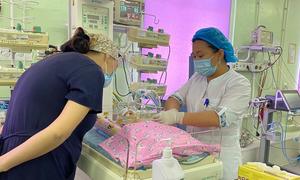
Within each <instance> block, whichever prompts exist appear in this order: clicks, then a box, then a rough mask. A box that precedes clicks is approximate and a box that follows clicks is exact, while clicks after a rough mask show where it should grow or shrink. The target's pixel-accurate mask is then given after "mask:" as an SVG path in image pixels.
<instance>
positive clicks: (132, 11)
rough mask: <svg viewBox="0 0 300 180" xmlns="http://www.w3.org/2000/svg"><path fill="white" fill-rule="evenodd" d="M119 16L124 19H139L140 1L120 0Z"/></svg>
mask: <svg viewBox="0 0 300 180" xmlns="http://www.w3.org/2000/svg"><path fill="white" fill-rule="evenodd" d="M120 17H121V18H125V19H133V20H141V17H142V16H141V2H138V1H121V2H120Z"/></svg>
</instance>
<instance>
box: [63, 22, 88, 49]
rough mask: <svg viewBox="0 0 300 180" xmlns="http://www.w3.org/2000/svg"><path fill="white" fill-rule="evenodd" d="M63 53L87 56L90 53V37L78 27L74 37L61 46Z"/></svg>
mask: <svg viewBox="0 0 300 180" xmlns="http://www.w3.org/2000/svg"><path fill="white" fill-rule="evenodd" d="M60 49H61V51H63V52H79V53H82V54H85V53H87V52H89V51H90V37H89V36H88V35H87V34H85V32H84V30H83V29H82V28H81V27H78V28H77V29H76V31H75V33H74V35H73V37H72V38H71V39H70V40H69V41H67V42H65V43H64V44H63V45H62V46H61V48H60Z"/></svg>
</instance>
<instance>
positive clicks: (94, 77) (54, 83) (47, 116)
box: [0, 52, 104, 180]
mask: <svg viewBox="0 0 300 180" xmlns="http://www.w3.org/2000/svg"><path fill="white" fill-rule="evenodd" d="M103 84H104V75H103V73H102V71H101V69H100V67H99V66H98V65H97V64H96V63H95V62H93V61H92V60H90V59H89V58H88V57H86V56H84V55H82V54H80V53H75V52H67V53H60V54H56V55H52V56H50V57H48V58H46V59H44V60H42V61H40V62H38V63H36V64H34V65H32V66H31V67H30V68H29V69H28V70H27V71H26V72H25V73H24V74H23V75H22V76H21V77H20V79H19V80H18V82H17V84H16V86H15V89H14V91H13V94H12V97H11V100H10V104H9V109H8V112H7V117H6V121H5V124H4V129H3V133H2V135H1V139H2V140H1V141H2V143H1V142H0V143H1V144H2V148H1V144H0V154H1V155H3V154H5V153H6V152H8V151H10V150H12V149H13V148H15V147H17V146H18V145H20V144H21V143H23V142H24V141H26V140H27V139H28V138H30V137H31V136H32V135H34V134H35V133H37V132H38V131H40V130H42V129H44V128H46V127H47V126H48V125H50V124H51V123H52V122H53V121H54V120H55V119H56V118H57V117H58V116H59V114H60V113H61V111H62V110H63V108H64V106H65V104H66V102H67V101H68V100H72V101H75V102H77V103H79V104H81V105H84V106H86V107H89V108H90V109H91V111H90V112H89V113H88V115H87V116H86V117H85V118H84V119H83V120H82V122H81V123H80V124H79V125H78V127H77V128H76V129H75V130H74V132H73V133H72V134H71V136H70V137H69V138H68V139H67V140H66V141H65V142H64V143H63V144H61V145H60V146H59V147H57V148H56V149H54V150H53V151H51V152H49V153H47V154H45V155H43V156H41V157H38V158H36V159H33V160H31V161H28V162H25V163H23V164H21V165H19V166H16V167H14V168H12V169H10V170H9V171H8V172H5V173H0V180H8V179H9V180H17V179H22V180H47V179H49V180H50V179H51V180H59V179H74V176H75V170H76V163H77V161H78V159H79V156H80V152H81V147H82V144H81V143H82V139H83V136H84V134H85V133H86V132H87V131H89V130H90V129H91V128H92V127H93V125H94V123H95V121H96V113H99V112H101V111H102V95H103Z"/></svg>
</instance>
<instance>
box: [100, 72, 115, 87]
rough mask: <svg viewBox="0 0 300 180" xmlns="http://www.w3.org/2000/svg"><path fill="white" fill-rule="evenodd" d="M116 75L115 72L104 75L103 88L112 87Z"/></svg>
mask: <svg viewBox="0 0 300 180" xmlns="http://www.w3.org/2000/svg"><path fill="white" fill-rule="evenodd" d="M114 74H115V72H113V73H111V74H107V73H104V85H103V87H105V88H106V87H108V86H109V85H110V83H111V81H112V78H113V76H114Z"/></svg>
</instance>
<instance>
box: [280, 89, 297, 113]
mask: <svg viewBox="0 0 300 180" xmlns="http://www.w3.org/2000/svg"><path fill="white" fill-rule="evenodd" d="M275 101H277V102H275V106H276V107H275V108H276V109H279V110H288V111H292V112H295V111H300V95H299V93H298V91H297V90H281V91H277V92H276V99H275ZM280 101H281V102H280ZM284 106H285V107H284Z"/></svg>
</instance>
